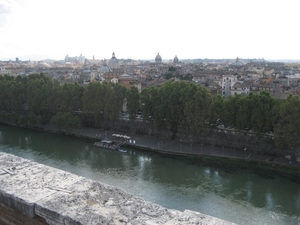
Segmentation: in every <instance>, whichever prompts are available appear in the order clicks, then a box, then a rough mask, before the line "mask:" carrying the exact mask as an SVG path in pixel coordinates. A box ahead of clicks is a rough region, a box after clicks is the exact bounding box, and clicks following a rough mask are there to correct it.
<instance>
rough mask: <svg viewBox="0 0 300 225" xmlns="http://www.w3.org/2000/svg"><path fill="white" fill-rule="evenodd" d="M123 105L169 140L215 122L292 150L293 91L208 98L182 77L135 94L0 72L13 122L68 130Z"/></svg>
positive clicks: (298, 121) (299, 126)
mask: <svg viewBox="0 0 300 225" xmlns="http://www.w3.org/2000/svg"><path fill="white" fill-rule="evenodd" d="M125 105H126V108H127V112H128V113H129V119H130V120H132V121H134V120H135V118H136V113H137V112H142V113H143V122H144V123H147V124H148V125H149V124H151V125H152V127H153V128H154V129H156V130H158V131H160V130H163V131H166V130H167V131H169V132H170V134H171V135H170V136H172V138H173V139H175V138H178V136H177V135H178V134H183V133H184V134H185V135H186V136H201V134H202V133H203V131H205V130H206V129H211V127H216V125H218V124H221V125H222V126H223V127H230V128H234V129H236V130H239V131H240V130H250V131H251V132H253V134H255V135H256V136H261V135H264V134H265V133H268V134H272V137H274V142H275V144H276V148H282V149H287V148H289V150H291V149H292V150H293V151H294V153H295V155H297V154H298V153H297V152H296V149H297V147H298V146H299V144H300V143H299V135H300V117H299V111H300V99H299V97H298V96H292V95H291V96H289V97H288V98H287V99H286V100H285V101H282V100H278V99H274V98H273V97H272V96H271V95H270V94H269V93H268V92H265V91H262V92H260V93H257V94H253V93H250V94H249V95H248V96H240V95H237V96H231V97H229V98H227V99H223V98H222V97H221V96H217V97H215V98H213V97H212V95H211V94H210V93H209V92H208V91H207V90H206V88H204V87H200V86H198V85H196V84H195V83H192V82H187V81H175V82H166V83H165V84H164V85H162V86H161V87H150V88H144V89H143V90H142V92H141V93H139V92H138V89H137V88H136V87H134V86H133V87H131V88H130V89H129V90H127V89H126V88H125V86H123V85H120V84H113V83H106V82H105V83H99V82H97V81H94V82H90V83H89V84H88V85H86V86H81V85H79V84H77V83H73V84H64V85H60V84H59V82H58V81H56V80H52V79H50V78H49V77H46V76H45V75H43V74H35V75H29V76H17V77H11V76H7V75H4V76H0V120H2V121H4V120H5V121H8V122H10V123H13V124H16V125H19V126H34V125H36V124H47V123H52V124H54V125H56V126H57V127H61V128H65V129H69V130H72V129H76V128H79V127H81V126H82V125H83V126H85V127H91V126H92V127H103V124H104V123H105V122H106V121H110V123H111V124H112V126H115V122H116V121H117V120H119V119H120V112H121V111H122V109H124V106H125ZM113 128H115V127H113ZM123 128H124V127H123ZM124 129H127V128H124ZM151 129H152V128H151ZM152 130H153V129H152Z"/></svg>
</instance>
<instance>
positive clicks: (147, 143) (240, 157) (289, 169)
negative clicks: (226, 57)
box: [27, 125, 300, 179]
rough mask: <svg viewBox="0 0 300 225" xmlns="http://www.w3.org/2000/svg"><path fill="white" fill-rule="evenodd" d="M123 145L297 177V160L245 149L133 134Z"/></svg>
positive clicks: (86, 131)
mask: <svg viewBox="0 0 300 225" xmlns="http://www.w3.org/2000/svg"><path fill="white" fill-rule="evenodd" d="M27 128H28V127H27ZM28 129H34V130H39V131H44V132H50V133H55V134H62V135H68V136H74V137H77V138H83V139H87V140H90V141H99V140H101V139H104V138H107V139H111V140H112V139H114V136H113V134H115V133H114V132H111V131H105V130H102V129H95V128H81V129H77V130H73V131H72V132H70V131H66V130H62V129H59V128H56V127H54V126H49V125H47V126H39V127H30V128H28ZM126 135H128V134H126ZM123 146H124V147H130V148H134V149H137V150H143V151H151V152H156V153H160V154H165V155H169V156H176V157H185V158H190V159H196V160H201V161H203V162H206V163H210V164H227V165H231V166H239V167H244V166H245V167H251V168H254V169H264V170H271V171H276V172H278V173H280V174H282V175H284V176H287V177H289V178H291V179H298V178H300V162H297V161H295V160H288V159H286V158H284V157H276V156H268V155H260V154H254V153H253V152H250V151H247V149H245V150H239V149H230V148H224V147H217V146H213V145H211V146H207V145H203V144H197V143H186V142H182V141H171V140H165V139H161V138H156V137H149V136H142V135H135V134H134V135H132V134H131V135H130V138H129V139H128V141H127V142H125V143H124V144H123Z"/></svg>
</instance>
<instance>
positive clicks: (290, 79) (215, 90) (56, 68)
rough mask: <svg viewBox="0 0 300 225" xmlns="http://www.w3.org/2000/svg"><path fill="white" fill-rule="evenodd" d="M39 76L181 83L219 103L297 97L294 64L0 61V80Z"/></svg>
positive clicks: (156, 59)
mask: <svg viewBox="0 0 300 225" xmlns="http://www.w3.org/2000/svg"><path fill="white" fill-rule="evenodd" d="M36 73H43V74H44V75H46V76H48V77H50V78H51V79H53V80H57V81H59V83H61V84H64V83H75V82H77V83H79V84H81V85H83V86H84V85H87V84H88V83H90V82H93V81H94V82H100V83H102V82H104V81H106V82H112V83H120V84H123V85H124V86H126V88H127V89H130V87H131V86H136V87H137V88H138V90H139V91H140V92H141V90H142V89H143V88H147V87H151V86H161V85H163V83H164V82H166V81H176V80H186V81H188V82H194V83H196V84H197V85H199V86H203V87H205V88H206V89H207V90H208V91H209V92H210V93H211V94H212V95H213V96H216V95H218V94H219V95H222V96H223V97H224V98H225V97H228V96H233V95H248V94H249V93H250V92H252V93H259V92H260V91H262V90H265V91H268V92H270V93H271V95H273V96H274V97H275V98H278V99H286V98H287V96H288V95H289V94H293V95H299V94H300V87H299V84H300V64H299V63H298V62H297V61H283V60H282V61H268V60H265V59H264V58H254V59H243V58H239V57H237V58H235V59H183V60H181V59H180V56H177V55H175V56H174V58H173V59H164V58H163V55H162V54H160V53H157V54H156V55H154V56H153V59H151V60H134V59H118V58H117V53H115V52H112V55H111V58H109V59H96V57H95V56H93V58H92V59H88V58H87V57H85V56H84V55H82V54H80V55H78V56H69V55H66V56H65V58H64V59H61V60H51V59H46V60H41V61H31V60H27V61H22V60H19V58H15V60H6V61H4V60H3V61H0V75H4V74H7V75H11V76H18V75H20V76H27V75H30V74H36Z"/></svg>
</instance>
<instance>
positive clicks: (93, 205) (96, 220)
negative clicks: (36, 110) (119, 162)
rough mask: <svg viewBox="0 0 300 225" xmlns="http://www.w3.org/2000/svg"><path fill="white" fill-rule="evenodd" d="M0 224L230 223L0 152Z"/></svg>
mask: <svg viewBox="0 0 300 225" xmlns="http://www.w3.org/2000/svg"><path fill="white" fill-rule="evenodd" d="M0 178H1V179H0V224H3V225H19V224H20V225H21V224H26V225H43V224H50V225H75V224H76V225H80V224H82V225H89V224H95V225H96V224H116V225H117V224H128V225H129V224H132V225H134V224H136V225H142V224H146V225H155V224H164V225H176V224H178V225H179V224H180V225H185V224H199V225H200V224H222V225H225V224H226V225H227V224H232V223H230V222H227V221H223V220H220V219H218V218H214V217H211V216H208V215H204V214H201V213H199V212H194V211H190V210H185V211H184V212H180V211H178V210H173V209H167V208H163V207H162V206H160V205H157V204H154V203H151V202H147V201H145V200H143V199H141V198H138V197H136V196H133V195H131V194H128V193H126V192H124V191H122V190H120V189H118V188H115V187H113V186H109V185H106V184H102V183H100V182H97V181H93V180H89V179H86V178H84V177H80V176H77V175H74V174H71V173H68V172H66V171H62V170H58V169H55V168H52V167H48V166H45V165H42V164H39V163H36V162H32V161H30V160H26V159H24V158H20V157H17V156H14V155H10V154H6V153H1V152H0Z"/></svg>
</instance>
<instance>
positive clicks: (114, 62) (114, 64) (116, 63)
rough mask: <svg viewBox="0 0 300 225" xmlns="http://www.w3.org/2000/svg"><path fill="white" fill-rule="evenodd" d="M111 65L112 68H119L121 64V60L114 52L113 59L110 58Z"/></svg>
mask: <svg viewBox="0 0 300 225" xmlns="http://www.w3.org/2000/svg"><path fill="white" fill-rule="evenodd" d="M109 66H110V68H111V69H118V68H119V67H120V66H119V61H118V59H117V58H116V56H115V53H114V52H113V54H112V57H111V59H110V60H109Z"/></svg>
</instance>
